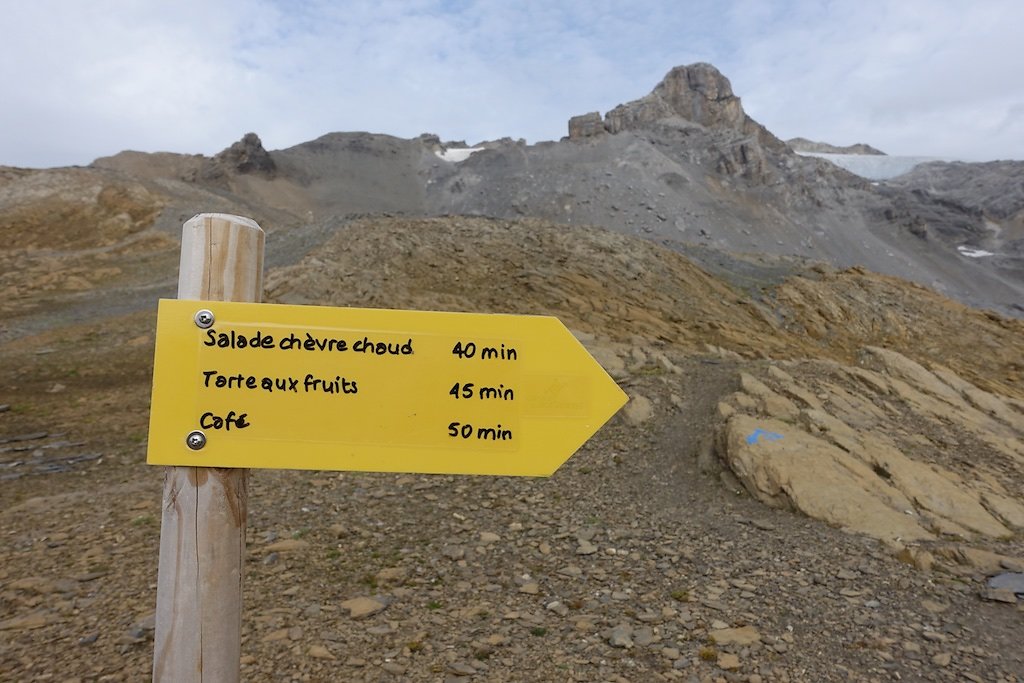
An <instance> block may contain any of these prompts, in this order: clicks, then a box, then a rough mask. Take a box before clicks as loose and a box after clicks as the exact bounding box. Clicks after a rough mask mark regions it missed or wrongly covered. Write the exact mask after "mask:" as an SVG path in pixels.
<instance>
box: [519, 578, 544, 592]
mask: <svg viewBox="0 0 1024 683" xmlns="http://www.w3.org/2000/svg"><path fill="white" fill-rule="evenodd" d="M519 592H520V593H526V594H527V595H537V593H540V584H539V583H537V582H536V581H531V582H530V583H524V584H523V585H522V586H520V587H519Z"/></svg>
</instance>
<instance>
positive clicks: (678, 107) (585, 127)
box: [569, 62, 781, 144]
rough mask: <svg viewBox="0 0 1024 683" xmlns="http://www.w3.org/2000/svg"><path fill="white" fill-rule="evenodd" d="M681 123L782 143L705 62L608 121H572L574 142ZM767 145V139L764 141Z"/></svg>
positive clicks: (668, 78)
mask: <svg viewBox="0 0 1024 683" xmlns="http://www.w3.org/2000/svg"><path fill="white" fill-rule="evenodd" d="M669 118H679V119H684V120H686V121H691V122H693V123H696V124H699V125H701V126H705V127H707V128H711V129H719V130H720V129H726V130H732V131H736V132H740V133H746V134H750V133H755V132H756V133H758V134H759V137H760V135H761V134H765V135H768V136H769V137H770V138H771V139H772V140H773V141H774V142H778V143H779V144H781V142H779V141H778V140H776V139H775V138H774V136H771V134H769V133H768V132H767V131H766V130H764V128H762V127H761V126H760V125H759V124H757V123H756V122H755V121H753V120H752V119H751V118H750V117H748V116H747V114H746V112H744V111H743V105H742V104H741V103H740V98H739V97H736V95H734V94H733V91H732V84H731V83H730V82H729V79H728V78H726V77H725V76H724V75H723V74H722V72H720V71H719V70H718V69H716V68H715V67H714V66H712V65H711V64H706V63H703V62H700V63H696V64H690V65H688V66H677V67H674V68H673V69H671V70H670V71H669V72H668V74H666V75H665V77H664V78H663V79H662V80H661V82H660V83H658V85H656V86H655V87H654V90H652V91H651V92H650V94H648V95H646V96H644V97H642V98H640V99H638V100H633V101H632V102H628V103H626V104H620V105H619V106H617V107H615V108H614V109H612V110H611V111H609V112H608V113H607V114H606V115H605V117H604V121H603V122H600V115H599V114H597V113H596V112H593V113H590V114H584V115H582V116H576V117H573V118H572V119H570V121H569V137H570V139H578V138H581V137H590V136H593V135H599V134H601V133H604V132H608V133H613V134H614V133H618V132H620V131H624V130H635V129H638V128H646V127H649V126H650V125H651V124H653V123H654V122H656V121H659V120H662V119H669ZM762 142H763V140H762Z"/></svg>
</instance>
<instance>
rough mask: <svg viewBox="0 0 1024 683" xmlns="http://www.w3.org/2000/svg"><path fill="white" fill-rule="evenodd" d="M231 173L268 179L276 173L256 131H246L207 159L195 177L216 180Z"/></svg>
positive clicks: (274, 165) (275, 168)
mask: <svg viewBox="0 0 1024 683" xmlns="http://www.w3.org/2000/svg"><path fill="white" fill-rule="evenodd" d="M231 175H255V176H262V177H264V178H268V179H270V178H273V177H274V176H275V175H277V164H275V163H274V159H273V157H271V156H270V153H269V152H268V151H267V150H265V149H264V148H263V142H262V141H261V140H260V138H259V136H258V135H256V133H246V134H245V135H244V136H243V137H242V139H241V140H239V141H238V142H236V143H234V144H233V145H231V146H230V147H228V148H227V149H225V150H223V151H221V152H219V153H218V154H217V155H216V156H215V157H213V159H210V160H208V161H207V162H206V163H204V164H203V166H202V168H200V169H199V171H198V173H197V174H196V177H197V179H200V180H204V181H207V182H217V181H223V180H225V179H226V178H227V177H229V176H231Z"/></svg>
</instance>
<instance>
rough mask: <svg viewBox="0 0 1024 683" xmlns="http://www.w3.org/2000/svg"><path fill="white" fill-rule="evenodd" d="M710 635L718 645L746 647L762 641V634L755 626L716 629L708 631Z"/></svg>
mask: <svg viewBox="0 0 1024 683" xmlns="http://www.w3.org/2000/svg"><path fill="white" fill-rule="evenodd" d="M708 636H709V637H710V638H711V639H712V640H714V641H715V643H716V644H717V645H740V646H744V647H745V646H747V645H752V644H753V643H760V642H761V634H760V633H758V631H757V629H756V628H754V627H753V626H742V627H740V628H723V629H716V630H714V631H711V632H710V633H708Z"/></svg>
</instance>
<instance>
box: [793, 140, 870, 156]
mask: <svg viewBox="0 0 1024 683" xmlns="http://www.w3.org/2000/svg"><path fill="white" fill-rule="evenodd" d="M786 144H787V145H789V147H790V149H792V150H793V151H794V152H810V153H813V154H874V155H880V156H885V155H886V154H885V152H883V151H882V150H880V149H875V148H874V147H872V146H871V145H866V144H864V143H863V142H858V143H855V144H853V145H847V146H846V147H840V146H838V145H830V144H829V143H827V142H815V141H814V140H808V139H807V138H790V139H789V140H786Z"/></svg>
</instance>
